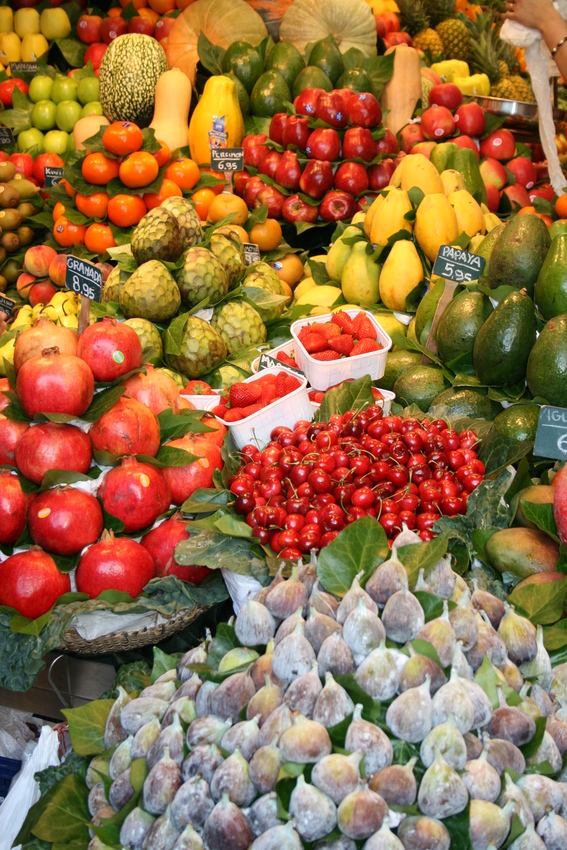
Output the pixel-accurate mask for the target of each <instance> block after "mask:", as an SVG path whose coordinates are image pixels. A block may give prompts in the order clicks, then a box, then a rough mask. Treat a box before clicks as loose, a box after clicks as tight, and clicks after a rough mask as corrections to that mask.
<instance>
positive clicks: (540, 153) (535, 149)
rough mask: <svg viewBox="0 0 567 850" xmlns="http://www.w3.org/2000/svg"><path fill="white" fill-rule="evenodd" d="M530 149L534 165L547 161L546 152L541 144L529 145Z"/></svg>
mask: <svg viewBox="0 0 567 850" xmlns="http://www.w3.org/2000/svg"><path fill="white" fill-rule="evenodd" d="M556 141H557V138H556ZM528 147H529V149H530V150H531V152H532V162H533V163H534V165H535V164H536V163H538V162H543V161H544V160H545V152H544V150H543V148H542V146H541V145H540V144H539V142H537V143H535V144H529V145H528Z"/></svg>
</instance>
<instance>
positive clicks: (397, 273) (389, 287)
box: [343, 239, 424, 311]
mask: <svg viewBox="0 0 567 850" xmlns="http://www.w3.org/2000/svg"><path fill="white" fill-rule="evenodd" d="M423 274H424V273H423V265H422V263H421V260H420V259H419V254H418V253H417V250H416V247H415V245H414V244H413V242H410V241H409V240H407V239H401V240H400V241H399V242H394V244H393V246H392V250H391V251H390V253H389V255H388V257H387V259H386V262H385V263H384V265H383V266H382V273H381V275H380V298H381V299H382V303H383V304H384V306H385V307H387V308H388V309H389V310H400V311H404V310H405V308H406V298H407V297H408V295H409V294H410V292H411V291H412V290H413V289H415V287H416V286H417V285H418V284H419V283H421V281H422V280H423ZM343 294H344V295H345V298H346V293H345V292H344V288H343Z"/></svg>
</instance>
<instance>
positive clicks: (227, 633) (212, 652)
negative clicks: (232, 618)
mask: <svg viewBox="0 0 567 850" xmlns="http://www.w3.org/2000/svg"><path fill="white" fill-rule="evenodd" d="M237 646H240V643H239V642H238V638H237V637H236V633H235V631H234V627H233V626H229V625H228V623H219V625H218V627H217V630H216V632H215V636H214V638H213V640H212V642H211V643H210V644H209V650H208V655H207V663H208V664H209V666H210V667H213V668H214V669H215V670H216V668H217V667H218V666H219V662H220V660H221V658H223V657H224V656H225V655H226V653H227V652H230V650H231V649H234V648H235V647H237Z"/></svg>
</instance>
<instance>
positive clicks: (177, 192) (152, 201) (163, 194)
mask: <svg viewBox="0 0 567 850" xmlns="http://www.w3.org/2000/svg"><path fill="white" fill-rule="evenodd" d="M172 197H176V198H182V197H183V192H182V191H181V189H180V188H179V186H178V185H177V183H174V182H173V180H168V179H167V178H164V181H163V183H162V184H161V189H160V190H159V192H146V193H145V194H144V201H145V203H146V206H147V208H148V209H149V210H153V208H154V207H159V206H161V204H162V203H163V202H164V201H165V199H166V198H172Z"/></svg>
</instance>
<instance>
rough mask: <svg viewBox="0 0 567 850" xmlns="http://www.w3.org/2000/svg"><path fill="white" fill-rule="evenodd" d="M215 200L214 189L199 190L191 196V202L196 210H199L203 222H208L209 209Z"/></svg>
mask: <svg viewBox="0 0 567 850" xmlns="http://www.w3.org/2000/svg"><path fill="white" fill-rule="evenodd" d="M214 198H215V193H214V192H213V190H212V189H198V190H197V191H196V192H195V193H194V194H193V195H191V200H192V201H193V203H194V204H195V209H196V210H197V213H198V215H199V218H200V220H201V221H206V220H207V214H208V212H209V207H210V206H211V203H212V201H213V200H214Z"/></svg>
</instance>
